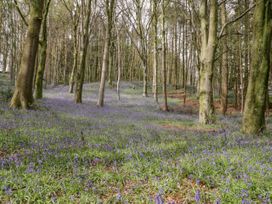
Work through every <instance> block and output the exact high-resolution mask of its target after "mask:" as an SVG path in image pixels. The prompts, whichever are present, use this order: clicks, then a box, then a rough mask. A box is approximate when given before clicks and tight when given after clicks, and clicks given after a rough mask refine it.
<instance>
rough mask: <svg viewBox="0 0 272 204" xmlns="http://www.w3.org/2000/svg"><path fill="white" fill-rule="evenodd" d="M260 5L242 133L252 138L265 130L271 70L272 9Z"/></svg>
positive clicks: (256, 13)
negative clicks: (250, 135) (252, 135)
mask: <svg viewBox="0 0 272 204" xmlns="http://www.w3.org/2000/svg"><path fill="white" fill-rule="evenodd" d="M271 4H272V3H271V1H270V0H263V1H258V2H257V4H256V7H255V11H254V19H253V27H254V28H253V35H254V37H253V43H252V50H251V52H252V53H253V55H252V63H251V65H252V67H251V70H250V75H249V83H248V89H247V95H246V101H245V110H244V115H243V126H242V130H243V132H245V133H248V134H255V133H259V132H260V131H262V130H263V129H264V128H265V108H266V100H267V88H268V78H269V69H270V48H271V33H272V29H271V23H272V9H271V8H272V7H271V6H272V5H271Z"/></svg>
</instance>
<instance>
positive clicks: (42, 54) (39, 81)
mask: <svg viewBox="0 0 272 204" xmlns="http://www.w3.org/2000/svg"><path fill="white" fill-rule="evenodd" d="M50 2H51V0H48V1H47V4H46V9H45V11H44V14H43V21H42V26H41V27H42V39H41V40H40V49H39V65H38V70H37V76H36V81H35V92H34V96H35V98H36V99H41V98H42V97H43V77H44V70H45V64H46V50H47V15H48V11H49V6H50Z"/></svg>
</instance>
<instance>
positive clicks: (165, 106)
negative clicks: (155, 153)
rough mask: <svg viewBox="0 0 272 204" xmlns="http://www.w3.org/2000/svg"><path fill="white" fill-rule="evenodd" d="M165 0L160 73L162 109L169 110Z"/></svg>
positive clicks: (163, 2) (163, 4) (163, 1)
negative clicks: (161, 78)
mask: <svg viewBox="0 0 272 204" xmlns="http://www.w3.org/2000/svg"><path fill="white" fill-rule="evenodd" d="M165 6H166V5H165V0H162V74H163V98H164V106H163V110H164V111H169V109H168V103H167V76H166V74H167V72H166V31H165Z"/></svg>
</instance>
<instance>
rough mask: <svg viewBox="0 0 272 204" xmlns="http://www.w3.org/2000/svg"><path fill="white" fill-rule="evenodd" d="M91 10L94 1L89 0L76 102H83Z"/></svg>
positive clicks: (78, 71)
mask: <svg viewBox="0 0 272 204" xmlns="http://www.w3.org/2000/svg"><path fill="white" fill-rule="evenodd" d="M91 11H92V1H91V0H88V5H87V16H86V18H85V22H84V34H83V41H82V43H83V44H82V50H81V55H80V57H81V58H80V68H79V70H77V79H76V92H75V102H76V103H82V89H83V83H84V77H85V68H86V57H87V52H88V47H89V40H90V35H89V33H90V31H89V30H90V28H89V27H90V19H91Z"/></svg>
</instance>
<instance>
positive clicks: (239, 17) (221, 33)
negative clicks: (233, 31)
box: [218, 4, 256, 39]
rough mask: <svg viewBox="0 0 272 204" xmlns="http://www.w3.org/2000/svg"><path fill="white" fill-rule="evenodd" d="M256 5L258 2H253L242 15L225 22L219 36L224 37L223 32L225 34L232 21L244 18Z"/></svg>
mask: <svg viewBox="0 0 272 204" xmlns="http://www.w3.org/2000/svg"><path fill="white" fill-rule="evenodd" d="M255 6H256V4H253V5H252V6H251V7H250V8H248V9H247V10H245V11H244V12H243V13H242V14H241V15H240V16H238V17H236V18H235V19H233V20H231V21H229V22H227V23H225V25H223V27H222V28H221V31H220V33H219V36H218V38H219V39H220V38H222V37H223V34H224V31H225V29H226V27H227V26H228V25H230V24H232V23H235V22H236V21H238V20H240V19H241V18H243V17H244V16H245V15H246V14H247V13H248V12H249V11H251V10H252V9H253V8H254V7H255Z"/></svg>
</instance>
